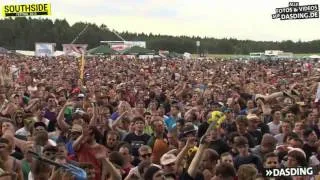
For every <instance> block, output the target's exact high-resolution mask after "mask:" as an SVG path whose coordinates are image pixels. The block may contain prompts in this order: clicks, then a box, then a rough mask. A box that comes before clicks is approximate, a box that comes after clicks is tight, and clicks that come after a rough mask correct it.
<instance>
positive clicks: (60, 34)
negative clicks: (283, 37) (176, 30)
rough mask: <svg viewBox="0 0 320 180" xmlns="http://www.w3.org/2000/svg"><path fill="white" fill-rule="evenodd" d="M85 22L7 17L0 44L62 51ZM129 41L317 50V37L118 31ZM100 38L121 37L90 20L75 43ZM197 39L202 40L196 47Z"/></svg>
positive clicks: (232, 49)
mask: <svg viewBox="0 0 320 180" xmlns="http://www.w3.org/2000/svg"><path fill="white" fill-rule="evenodd" d="M86 25H87V24H85V23H83V22H78V23H75V24H73V25H72V26H71V25H70V24H69V23H68V22H67V21H66V20H65V19H57V20H55V21H52V20H50V19H33V18H25V17H19V18H14V19H13V18H6V19H2V20H0V47H4V48H7V49H11V50H14V49H21V50H34V47H35V45H34V43H36V42H49V43H56V45H57V46H56V49H57V50H62V44H68V43H70V42H71V41H72V40H73V39H74V38H75V37H76V36H77V35H78V33H79V32H81V31H82V30H83V29H84V27H85V26H86ZM118 33H119V34H120V35H121V36H122V37H123V38H124V39H125V40H128V41H146V43H147V48H148V49H152V50H169V51H175V52H178V53H183V52H189V53H197V52H201V53H214V54H248V53H250V52H264V51H265V50H272V49H277V50H283V51H286V52H293V53H317V52H319V50H320V40H314V41H308V42H302V41H298V42H293V41H290V40H288V41H281V42H276V41H251V40H237V39H233V38H224V39H216V38H200V37H195V36H194V37H187V36H179V37H175V36H167V35H156V34H152V33H150V34H145V33H130V32H121V33H120V32H118ZM101 40H109V41H119V40H120V39H119V38H118V37H117V36H116V35H115V34H114V33H113V32H112V30H110V29H109V28H108V27H107V26H106V25H104V24H103V25H101V26H97V25H96V24H93V23H90V24H89V26H88V28H87V30H86V32H85V33H84V34H82V35H81V36H80V37H79V39H78V40H77V41H76V42H75V43H79V44H82V43H84V44H88V48H89V49H90V48H93V47H96V46H98V45H99V44H100V41H101ZM196 41H200V42H201V46H200V47H199V49H197V46H196Z"/></svg>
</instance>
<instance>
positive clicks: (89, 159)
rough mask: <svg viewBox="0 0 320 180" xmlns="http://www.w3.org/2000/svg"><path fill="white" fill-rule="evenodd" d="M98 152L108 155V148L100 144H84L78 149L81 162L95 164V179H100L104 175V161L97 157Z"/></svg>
mask: <svg viewBox="0 0 320 180" xmlns="http://www.w3.org/2000/svg"><path fill="white" fill-rule="evenodd" d="M98 153H104V154H105V155H107V149H106V148H105V147H104V146H102V145H100V144H96V145H95V146H93V147H91V146H90V145H89V144H83V145H82V146H81V148H80V149H79V150H78V151H76V154H77V157H78V161H79V162H80V163H90V164H92V165H93V166H94V170H95V180H100V179H101V176H102V172H101V171H102V170H101V169H102V163H101V162H100V161H99V160H98V159H96V154H98Z"/></svg>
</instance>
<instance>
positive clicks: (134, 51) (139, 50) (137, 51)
mask: <svg viewBox="0 0 320 180" xmlns="http://www.w3.org/2000/svg"><path fill="white" fill-rule="evenodd" d="M154 53H155V52H154V51H152V50H150V49H146V48H143V47H140V46H133V47H131V48H129V49H126V50H124V51H123V52H122V54H131V55H148V54H154Z"/></svg>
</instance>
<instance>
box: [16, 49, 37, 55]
mask: <svg viewBox="0 0 320 180" xmlns="http://www.w3.org/2000/svg"><path fill="white" fill-rule="evenodd" d="M16 53H17V54H22V55H25V56H34V54H35V53H34V51H23V50H16Z"/></svg>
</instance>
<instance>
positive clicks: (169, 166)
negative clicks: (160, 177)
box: [160, 153, 177, 174]
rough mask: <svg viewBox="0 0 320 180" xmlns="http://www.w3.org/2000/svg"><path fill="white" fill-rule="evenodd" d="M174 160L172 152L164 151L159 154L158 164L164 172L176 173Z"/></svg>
mask: <svg viewBox="0 0 320 180" xmlns="http://www.w3.org/2000/svg"><path fill="white" fill-rule="evenodd" d="M176 160H177V157H176V156H175V155H174V154H169V153H166V154H164V155H162V156H161V158H160V164H161V166H162V169H163V172H164V173H165V174H176V171H177V166H176Z"/></svg>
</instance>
